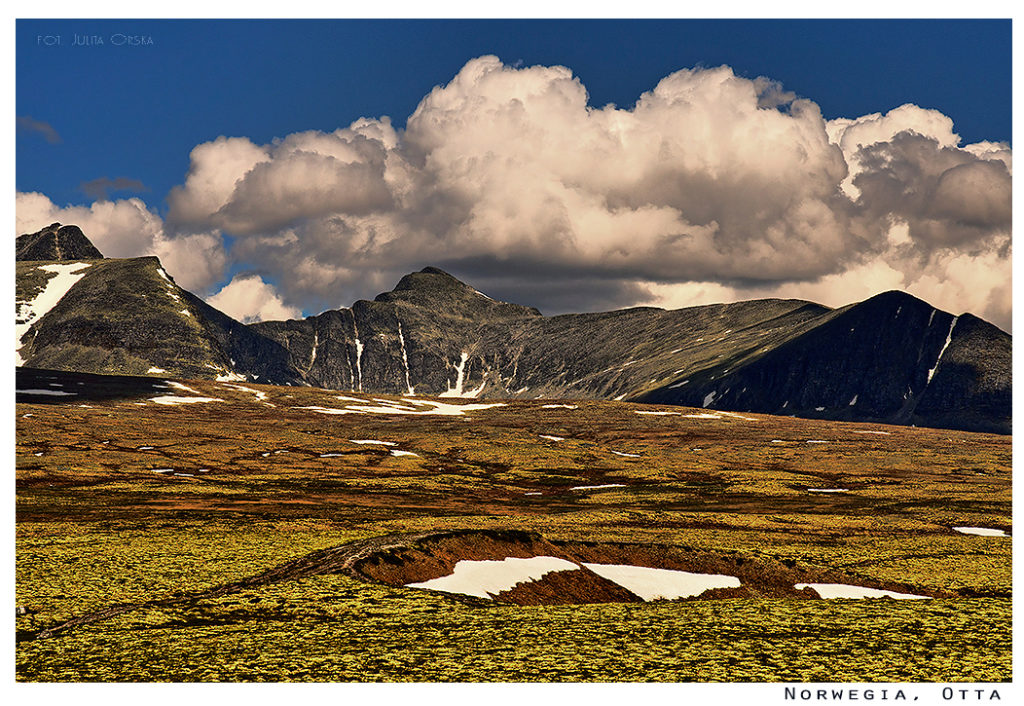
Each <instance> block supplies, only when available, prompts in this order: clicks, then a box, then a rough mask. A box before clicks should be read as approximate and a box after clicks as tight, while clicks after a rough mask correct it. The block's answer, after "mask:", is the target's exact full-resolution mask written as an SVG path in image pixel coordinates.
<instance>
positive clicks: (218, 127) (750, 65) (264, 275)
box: [15, 19, 1012, 328]
mask: <svg viewBox="0 0 1024 706" xmlns="http://www.w3.org/2000/svg"><path fill="white" fill-rule="evenodd" d="M127 37H141V38H142V40H141V41H140V42H133V41H127V40H126V38H127ZM101 42H102V43H101ZM83 43H84V44H85V45H84V46H82V44H83ZM488 55H493V56H496V57H497V63H496V61H495V60H491V59H486V58H485V59H480V57H486V56H488ZM556 66H564V67H568V69H569V70H570V71H571V77H569V78H571V81H569V82H568V83H567V82H566V78H567V77H566V76H564V75H563V74H562V73H560V72H559V71H558V70H555V69H551V68H549V67H556ZM721 66H726V67H728V68H727V69H724V70H719V69H718V67H721ZM759 77H767V78H768V79H771V80H772V81H774V82H777V84H770V83H765V82H763V81H759V80H757V79H758V78H759ZM16 81H17V83H16V113H17V116H18V131H17V138H16V175H15V182H16V183H15V186H16V190H17V191H18V192H19V197H18V205H17V211H18V227H19V229H23V230H19V233H20V232H27V231H30V230H35V229H37V228H39V227H42V226H44V225H47V224H48V223H49V222H50V220H47V219H52V220H56V219H63V222H73V220H68V219H75V220H80V221H82V222H83V223H85V224H87V225H88V227H89V230H87V234H91V237H93V238H94V239H95V240H96V241H97V245H99V246H100V249H101V250H103V251H104V252H105V253H108V254H110V253H112V254H113V256H118V257H130V256H137V255H142V254H157V255H158V256H160V257H161V260H162V261H163V262H164V264H165V267H167V269H168V271H170V272H171V274H172V275H174V276H175V277H176V278H177V279H178V281H179V282H180V283H182V284H183V286H186V287H187V288H190V289H192V290H193V291H195V292H196V293H197V294H199V295H200V296H203V297H205V298H207V300H208V301H211V303H215V305H217V306H220V307H222V308H223V309H224V310H225V311H226V312H227V313H229V314H231V315H232V316H235V317H236V318H239V319H240V320H246V321H248V320H259V319H260V318H263V319H266V318H281V317H285V316H294V315H299V314H300V313H302V314H305V315H308V314H315V313H318V312H320V311H323V310H324V309H326V308H335V307H338V306H344V305H348V304H350V303H351V302H352V301H353V300H354V299H356V298H368V297H372V296H374V295H375V294H376V293H378V292H380V291H384V290H386V289H390V287H391V286H393V284H394V283H395V282H396V281H397V280H398V278H399V277H400V276H401V275H402V274H404V273H406V272H409V271H411V270H415V269H420V268H422V267H424V266H428V265H434V266H441V267H444V268H445V269H448V270H449V271H451V272H452V273H453V274H455V275H456V276H459V277H461V278H463V279H465V280H466V281H469V282H471V283H473V284H474V285H475V286H477V287H478V288H480V289H483V290H485V291H488V292H489V293H490V294H492V295H494V296H496V297H499V298H505V299H508V300H510V301H516V302H519V303H523V304H528V305H533V306H538V307H539V308H541V310H542V311H544V312H545V313H558V312H564V311H583V310H591V311H593V310H601V309H611V308H618V307H622V306H631V305H657V306H665V307H670V308H672V307H679V306H688V305H695V304H704V303H712V302H718V301H733V300H737V299H744V298H755V297H761V296H788V297H800V298H806V299H812V300H814V301H819V302H822V303H825V304H828V305H832V306H837V305H842V304H846V303H849V302H850V301H853V300H857V299H863V298H866V297H867V296H870V295H871V294H874V293H877V292H878V291H882V290H884V289H904V290H905V291H908V292H911V293H914V294H916V295H917V296H921V297H922V298H926V299H928V300H929V301H931V302H932V303H934V304H935V305H936V306H940V307H945V308H947V309H948V310H953V309H955V308H957V307H962V308H961V309H959V310H958V311H957V312H956V313H960V311H963V310H970V311H973V312H975V313H979V314H980V315H982V316H985V317H986V318H988V319H989V320H992V321H994V322H996V323H997V324H999V325H1001V326H1003V327H1004V328H1009V321H1010V284H1009V282H1010V278H1009V270H1010V259H1009V239H1010V187H1009V184H1010V166H1011V157H1010V155H1011V149H1010V144H1011V137H1012V135H1011V23H1010V21H1009V20H949V21H947V20H327V21H324V20H314V21H308V20H96V19H86V20H54V19H44V20H18V21H17V23H16ZM659 82H661V86H660V88H659V90H660V91H661V92H660V93H658V92H657V91H655V90H654V89H655V87H656V86H659ZM435 87H444V88H443V89H442V88H438V89H437V91H436V92H435V93H434V94H431V91H432V90H434V89H435ZM584 89H585V92H586V95H585V98H581V96H582V95H583V94H582V91H583V90H584ZM517 91H519V92H521V94H520V93H517ZM531 92H532V93H531ZM645 93H646V94H647V95H648V97H649V100H648V101H647V105H646V106H645V107H644V108H643V110H641V108H640V106H638V104H637V101H638V99H639V98H640V97H641V95H642V94H645ZM655 94H657V95H655ZM427 96H430V98H429V99H425V97H427ZM800 99H807V100H809V101H813V103H814V104H815V105H816V106H818V108H820V112H821V114H820V115H817V113H816V110H817V109H814V110H813V111H812V112H813V113H814V115H811V113H809V112H808V110H807V109H806V107H805V106H806V105H808V104H806V102H805V101H801V100H800ZM762 100H767V101H768V103H766V104H765V105H762ZM750 101H753V103H750V104H749V105H748V104H747V102H750ZM773 101H774V102H773ZM421 102H422V105H424V106H427V109H426V110H425V111H424V112H423V115H422V119H420V120H419V121H415V120H414V121H412V122H410V123H409V126H408V127H409V130H406V127H407V121H408V120H409V118H410V117H411V115H412V114H413V111H415V110H416V108H417V106H418V105H421ZM755 103H756V105H755ZM608 104H614V105H615V106H618V108H620V109H622V110H620V111H612V110H605V109H604V108H605V107H606V106H607V105H608ZM904 104H912V105H913V106H915V107H912V108H909V109H903V108H900V109H899V110H894V109H897V108H899V107H900V106H903V105H904ZM588 106H589V108H592V109H593V110H590V109H588ZM765 108H767V110H766V109H765ZM889 111H893V112H891V113H890V112H889ZM875 113H882V114H885V115H883V117H881V118H879V119H874V118H872V117H871V116H872V114H875ZM382 116H389V117H390V119H391V125H392V126H394V127H395V128H397V132H389V130H390V128H389V127H387V126H386V123H384V122H382V121H380V120H379V119H380V118H381V117H382ZM780 116H781V117H780ZM363 117H365V118H368V119H369V123H368V124H369V125H370V126H371V128H370V129H371V132H372V134H370V133H365V134H364V133H363V132H359V131H358V130H356V132H351V131H350V132H349V133H345V132H344V130H343V131H342V132H341V133H335V132H334V131H336V130H338V129H339V128H348V127H349V126H350V125H352V123H353V121H355V120H357V119H359V118H363ZM838 118H850V119H854V123H852V127H850V128H846V127H844V126H843V125H842V124H841V123H842V121H838V120H836V119H838ZM780 120H781V122H780ZM492 123H493V125H492ZM306 131H316V132H315V135H314V137H312V138H311V137H309V136H308V135H307V136H306V137H302V136H301V133H305V132H306ZM374 131H376V132H374ZM826 132H827V133H828V134H827V136H826ZM356 133H358V134H356ZM842 135H845V136H846V138H842ZM221 136H225V137H232V138H238V139H237V140H234V141H226V142H225V141H224V140H218V138H219V137H221ZM289 136H290V137H289ZM956 136H959V138H960V139H959V141H957V139H956ZM844 139H845V142H844V141H843V140H844ZM659 141H660V144H661V147H659ZM988 142H992V143H1002V144H1001V145H995V146H991V145H986V144H985V143H988ZM299 143H302V144H301V146H300V147H298V148H296V145H298V144H299ZM357 143H358V144H357ZM627 146H629V147H628V149H627ZM197 147H199V149H197V151H196V152H195V153H193V150H194V149H196V148H197ZM862 148H863V150H862ZM294 149H299V150H300V151H301V152H302V154H301V155H299V156H296V154H295V153H294ZM859 150H860V151H859ZM190 154H191V155H192V156H191V157H190ZM196 155H198V157H197V156H196ZM257 165H259V168H256V166H257ZM236 168H237V169H239V171H238V172H237V173H234V172H232V171H231V170H232V169H236ZM190 170H191V171H190ZM192 174H194V175H195V178H191V177H190V175H192ZM187 178H189V179H190V181H189V182H188V183H187V184H186V179H187ZM855 178H856V179H855ZM218 180H219V181H218ZM217 184H219V185H220V186H217ZM225 184H227V185H228V187H230V188H228V190H227V191H225V190H224V185H225ZM182 185H185V186H184V187H182ZM232 185H236V186H238V189H236V190H235V191H234V192H232V188H234V187H233V186H232ZM484 185H486V187H487V188H483V187H484ZM178 187H181V188H178ZM204 189H205V191H204ZM176 193H177V197H176V196H175V194H176ZM31 194H40V195H42V196H41V197H32V198H23V197H24V196H25V195H29V196H31ZM104 195H105V196H106V197H107V198H108V199H110V201H102V202H101V200H102V199H103V197H104ZM132 198H137V199H141V201H142V202H143V203H144V205H143V207H142V208H141V211H140V207H139V202H138V201H130V200H129V199H132ZM175 198H177V199H178V208H177V210H175V208H174V207H173V202H174V200H175ZM103 203H106V204H107V205H108V206H110V208H106V207H103V208H101V207H100V206H102V204H103ZM204 209H205V210H204ZM40 221H45V222H40ZM190 229H191V230H190ZM994 272H995V273H996V274H995V275H994V274H993V273H994Z"/></svg>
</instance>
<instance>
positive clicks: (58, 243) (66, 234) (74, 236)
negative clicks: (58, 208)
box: [14, 223, 103, 261]
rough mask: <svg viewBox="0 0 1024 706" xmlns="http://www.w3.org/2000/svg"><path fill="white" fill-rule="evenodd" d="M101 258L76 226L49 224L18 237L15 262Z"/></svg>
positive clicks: (98, 252)
mask: <svg viewBox="0 0 1024 706" xmlns="http://www.w3.org/2000/svg"><path fill="white" fill-rule="evenodd" d="M102 257H103V255H102V254H101V253H100V251H99V250H97V249H96V246H95V245H93V244H92V242H91V241H90V240H89V239H88V238H87V237H85V233H83V232H82V229H81V228H79V227H78V226H72V225H68V226H62V225H61V224H60V223H51V224H50V225H48V226H46V227H45V228H43V229H42V230H41V231H39V232H37V233H28V234H26V235H20V236H18V239H17V240H16V241H15V258H14V259H15V260H49V261H58V260H99V259H101V258H102Z"/></svg>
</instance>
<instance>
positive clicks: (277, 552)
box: [16, 371, 1011, 682]
mask: <svg viewBox="0 0 1024 706" xmlns="http://www.w3.org/2000/svg"><path fill="white" fill-rule="evenodd" d="M24 374H25V376H26V377H25V378H24V379H23V378H22V377H21V376H22V373H19V383H18V388H19V390H22V389H27V388H28V387H32V388H36V392H35V393H31V391H29V393H28V394H21V393H20V392H19V395H18V404H17V405H16V415H17V494H16V497H17V574H16V580H17V603H18V618H17V630H18V644H17V678H18V679H19V680H22V681H944V682H950V681H981V682H989V681H1001V680H1008V679H1010V678H1011V645H1010V639H1011V622H1010V614H1011V539H1010V537H999V536H975V535H967V534H961V533H958V532H956V531H954V530H953V529H952V528H953V527H964V526H966V527H986V528H993V529H1002V530H1004V531H1005V532H1006V533H1007V534H1009V533H1010V530H1011V488H1010V486H1011V470H1010V445H1011V439H1010V437H1008V436H998V435H990V434H975V433H966V432H952V431H947V430H941V429H921V428H910V427H897V426H882V425H871V424H854V423H837V422H825V421H815V420H802V419H794V418H787V417H771V416H765V415H757V414H730V413H722V412H711V411H709V410H693V409H687V408H679V407H657V406H648V405H634V404H629V403H625V402H594V401H581V400H516V401H509V402H507V403H504V404H500V405H497V406H495V405H496V404H497V403H496V402H495V401H486V403H484V402H478V401H475V400H443V401H436V402H444V403H446V404H451V405H466V404H473V405H476V407H475V408H460V409H449V408H448V407H443V406H442V407H437V405H434V404H426V403H418V402H414V401H411V400H410V399H409V398H394V397H385V396H380V395H368V394H362V393H353V392H338V391H329V390H319V389H311V388H296V387H271V386H262V385H256V384H250V383H244V384H239V383H232V382H213V381H199V380H189V381H183V382H178V383H174V382H168V381H165V380H162V379H160V378H151V379H148V380H147V379H135V380H136V382H135V383H133V382H132V381H130V380H127V379H121V380H120V381H119V380H118V379H116V378H104V377H100V376H84V375H76V374H73V373H55V372H45V373H44V372H42V371H37V372H36V373H34V375H35V377H33V378H32V379H31V380H29V378H28V377H27V376H28V375H29V371H25V373H24ZM40 389H46V390H50V392H49V393H41V392H39V390H40ZM61 391H63V392H64V394H60V392H61ZM154 398H157V399H154ZM196 398H206V401H198V400H197V399H196ZM186 399H188V400H191V401H185V402H183V401H182V400H186ZM417 399H419V398H417ZM161 401H162V402H164V404H162V403H161ZM485 405H486V406H485ZM430 410H434V411H451V412H452V413H451V414H409V413H407V412H410V411H412V412H424V411H430ZM467 410H468V411H467ZM338 412H343V413H338ZM459 412H461V413H459ZM371 440H372V441H380V442H390V443H391V444H392V445H390V446H388V445H385V444H379V443H378V444H369V443H362V444H357V443H354V442H355V441H371ZM395 451H398V452H408V453H398V454H396V453H394V452H395ZM581 486H608V487H597V488H594V487H591V488H581ZM822 490H832V491H835V492H820V491H822ZM447 529H489V530H524V531H529V532H535V533H539V534H541V535H543V537H544V538H545V539H547V540H552V541H582V542H629V543H637V542H640V543H651V544H657V545H669V546H671V547H675V548H678V549H680V550H685V551H693V552H701V551H713V552H719V553H727V554H729V555H731V556H742V557H747V558H749V559H751V560H762V561H774V562H783V563H785V564H786V565H799V566H803V567H819V568H821V569H822V570H829V571H831V570H838V571H842V572H845V573H844V575H847V576H851V577H855V578H857V579H860V580H862V581H863V582H864V584H865V585H894V586H900V587H903V588H905V589H907V590H910V592H917V593H920V594H924V595H928V596H932V597H931V598H930V599H929V600H892V599H870V600H801V599H794V598H779V597H768V596H764V595H758V594H757V592H756V591H755V592H747V594H745V595H743V596H740V597H722V598H720V599H717V600H675V601H664V600H662V601H651V602H646V603H600V604H575V605H509V604H503V603H499V602H495V601H487V600H483V599H476V598H470V597H465V596H457V595H453V594H445V593H440V592H432V591H426V590H422V589H414V588H404V587H402V586H389V585H383V584H380V583H373V582H368V581H360V580H357V579H356V578H353V577H351V576H347V575H344V574H337V573H334V574H326V575H316V576H307V577H304V578H297V579H294V580H280V581H276V582H270V583H263V584H253V585H251V586H249V587H247V588H242V589H240V590H232V591H229V592H222V593H219V594H215V595H209V592H210V591H209V590H210V589H212V588H214V587H217V586H223V585H225V584H229V583H232V582H238V581H241V580H243V579H246V578H249V577H253V576H256V575H259V574H261V573H262V572H265V571H267V570H268V569H273V568H274V567H277V566H280V565H281V564H283V563H285V562H289V561H291V560H295V559H298V558H300V557H304V556H305V555H307V554H309V553H311V552H314V551H316V550H322V549H326V548H330V547H335V546H338V545H341V544H345V543H349V542H354V541H360V540H366V539H370V538H373V537H377V536H381V535H385V534H390V533H396V532H415V531H428V530H447ZM204 591H205V592H207V594H208V595H205V596H204V595H198V596H197V595H193V594H202V593H203V592H204ZM189 596H192V597H191V598H189ZM119 605H121V606H132V607H133V609H132V610H127V609H125V610H123V611H119V610H117V609H115V610H111V611H109V617H106V618H105V619H92V620H91V621H88V622H83V623H82V624H80V625H76V626H73V627H68V628H67V629H63V630H55V631H54V632H53V633H52V634H49V635H48V634H47V633H46V632H45V631H47V630H48V629H52V628H54V627H55V626H60V625H61V624H63V623H65V622H66V621H69V620H74V619H75V618H78V617H81V616H85V615H90V614H93V616H94V618H95V617H96V611H104V610H106V609H110V608H112V607H116V606H119Z"/></svg>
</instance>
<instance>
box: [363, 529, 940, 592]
mask: <svg viewBox="0 0 1024 706" xmlns="http://www.w3.org/2000/svg"><path fill="white" fill-rule="evenodd" d="M532 556H553V557H558V558H560V559H566V560H568V561H572V562H575V563H577V564H582V563H584V562H586V563H591V564H625V565H630V566H644V567H649V568H656V569H673V570H676V571H690V572H693V573H703V574H725V575H727V576H735V577H737V578H738V579H739V580H740V583H741V584H742V585H741V587H740V588H738V589H715V590H712V591H706V592H704V593H703V594H701V595H700V596H697V597H695V598H697V599H700V600H708V599H720V598H738V597H752V596H765V597H777V598H811V599H813V598H817V594H815V593H813V592H812V591H807V590H803V591H798V590H797V589H795V588H793V586H794V585H795V584H798V583H849V584H855V585H858V586H867V587H869V588H881V589H887V590H890V591H899V592H903V593H917V594H921V595H932V596H938V595H939V594H937V593H935V592H934V591H923V590H921V589H918V588H916V587H914V586H911V585H909V584H901V583H893V582H880V581H873V580H870V579H865V578H864V577H861V576H855V575H852V574H849V573H847V572H844V571H840V570H837V569H828V568H822V567H813V566H803V565H800V564H798V563H797V562H794V561H786V562H781V561H777V560H774V559H769V558H765V557H755V556H750V555H744V554H740V553H738V552H709V551H701V550H694V549H689V548H686V547H677V546H668V545H657V544H640V543H596V542H562V541H552V540H548V539H545V538H544V537H542V536H541V535H539V534H536V533H532V532H518V531H497V530H462V531H457V530H455V531H447V532H435V533H430V532H427V533H421V534H417V535H405V536H403V535H392V536H390V537H389V542H388V546H387V547H386V548H381V549H380V550H379V551H373V552H368V553H366V554H364V555H362V556H360V557H359V558H357V559H355V560H354V561H352V562H350V563H348V564H347V565H346V567H345V573H347V574H349V575H350V576H354V577H356V578H362V579H363V580H370V581H375V582H379V583H385V584H388V585H391V586H404V585H406V584H410V583H418V582H422V581H427V580H429V579H434V578H438V577H441V576H447V575H449V574H451V573H452V572H453V571H454V569H455V565H456V564H457V563H458V562H459V561H460V560H463V559H467V560H476V561H479V560H485V559H491V560H501V559H505V558H507V557H521V558H527V557H532ZM613 587H615V588H613ZM616 588H617V589H619V590H616ZM621 591H624V592H625V595H624V597H623V598H614V597H613V596H623V593H622V592H621ZM495 600H498V601H501V602H507V603H516V604H519V605H534V604H540V603H549V604H554V603H604V602H610V601H619V600H623V601H633V600H636V596H634V595H633V594H632V593H630V592H629V591H626V590H625V589H622V588H621V587H620V586H618V585H617V584H615V583H614V582H612V581H608V580H606V579H603V578H601V577H600V576H597V575H596V574H594V573H593V572H591V571H589V570H587V569H586V568H585V567H584V568H583V570H581V571H569V572H553V573H549V574H546V575H545V576H544V577H543V578H542V579H541V580H539V581H534V582H528V583H523V584H518V585H517V586H515V587H514V588H512V589H510V590H508V591H505V592H503V593H502V594H500V595H499V596H496V598H495Z"/></svg>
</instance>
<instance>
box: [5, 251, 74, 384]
mask: <svg viewBox="0 0 1024 706" xmlns="http://www.w3.org/2000/svg"><path fill="white" fill-rule="evenodd" d="M86 267H90V264H89V263H88V262H72V263H68V264H66V265H40V266H39V268H38V269H40V270H43V271H44V272H53V273H54V274H55V276H54V277H51V278H50V279H49V280H47V282H46V286H45V287H43V290H42V291H41V292H39V294H37V295H36V297H35V299H33V300H32V301H28V302H18V313H17V314H16V316H15V322H14V354H15V360H16V361H17V362H16V365H19V366H21V365H24V364H25V361H24V360H23V359H22V357H21V346H22V345H23V344H22V341H21V339H22V338H23V337H24V336H25V334H26V333H28V330H29V329H30V328H32V325H33V324H35V323H36V322H37V321H39V320H40V319H41V318H43V317H44V316H46V314H47V313H49V311H50V310H51V309H53V307H55V306H57V304H58V303H59V302H60V300H61V299H63V298H64V295H65V294H67V293H68V292H69V291H71V288H72V287H74V286H75V283H76V282H78V280H80V279H82V278H83V277H85V273H84V272H82V273H81V274H78V273H79V272H80V271H81V270H84V269H85V268H86Z"/></svg>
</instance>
